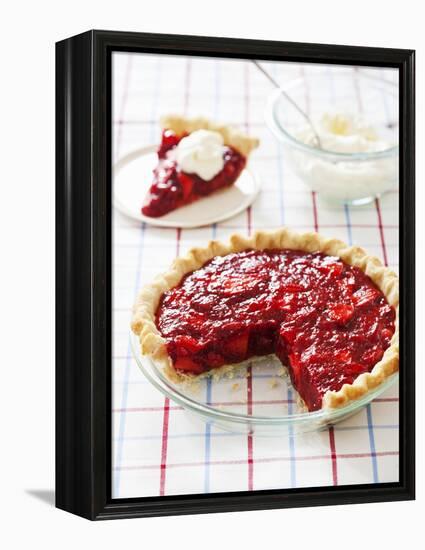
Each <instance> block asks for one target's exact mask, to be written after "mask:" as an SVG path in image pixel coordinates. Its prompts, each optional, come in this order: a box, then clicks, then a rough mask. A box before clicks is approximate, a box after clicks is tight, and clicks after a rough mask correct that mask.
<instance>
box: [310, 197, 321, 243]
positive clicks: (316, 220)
mask: <svg viewBox="0 0 425 550" xmlns="http://www.w3.org/2000/svg"><path fill="white" fill-rule="evenodd" d="M311 200H312V203H313V223H314V230H315V231H316V233H318V231H319V216H318V214H317V197H316V191H312V192H311Z"/></svg>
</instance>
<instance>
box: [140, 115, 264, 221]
mask: <svg viewBox="0 0 425 550" xmlns="http://www.w3.org/2000/svg"><path fill="white" fill-rule="evenodd" d="M161 126H162V128H163V132H162V140H161V144H160V146H159V149H158V165H157V166H156V168H155V169H154V172H153V182H152V185H151V187H150V189H149V191H148V193H147V196H146V198H145V202H144V205H143V207H142V213H143V214H144V215H145V216H150V217H153V218H157V217H159V216H163V215H164V214H167V213H168V212H171V211H172V210H175V209H176V208H180V207H181V206H184V205H186V204H190V203H192V202H194V201H196V200H198V199H201V198H202V197H206V196H208V195H210V194H211V193H214V192H215V191H217V190H219V189H223V188H225V187H229V186H230V185H233V184H234V183H235V182H236V180H237V179H238V177H239V176H240V174H241V172H242V170H243V169H244V168H245V166H246V163H247V159H248V157H249V154H250V153H251V151H252V150H253V149H255V148H256V147H257V146H258V143H259V142H258V139H256V138H253V137H250V136H248V135H246V134H243V133H242V132H240V131H238V130H236V129H235V128H233V127H231V126H220V125H218V124H214V123H213V122H211V121H209V120H208V119H206V118H185V117H181V116H175V115H173V116H167V117H164V118H162V119H161Z"/></svg>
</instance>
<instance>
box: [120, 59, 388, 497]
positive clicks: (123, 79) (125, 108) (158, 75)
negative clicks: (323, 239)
mask: <svg viewBox="0 0 425 550" xmlns="http://www.w3.org/2000/svg"><path fill="white" fill-rule="evenodd" d="M268 68H269V70H270V71H271V72H272V73H273V75H274V76H275V77H276V78H277V79H278V80H279V81H281V82H286V81H289V80H291V79H294V78H297V77H299V76H300V75H303V76H304V77H305V78H306V79H307V81H308V78H309V76H310V75H312V74H314V72H315V71H317V70H324V69H325V70H326V71H328V73H329V77H330V78H332V76H333V75H334V74H335V72H337V71H340V70H345V71H347V70H348V71H352V70H354V69H351V68H349V69H347V68H339V67H331V66H314V65H306V64H302V65H301V64H297V63H268ZM383 72H384V77H385V78H387V79H391V80H393V81H394V80H395V79H396V78H397V75H396V73H395V72H394V71H391V70H385V71H383ZM269 93H270V84H269V83H268V82H267V80H265V79H264V77H263V76H262V75H261V74H260V73H259V72H258V70H256V68H255V67H254V66H253V65H252V64H250V62H249V61H239V60H218V59H209V58H189V57H178V56H176V57H172V56H158V55H145V54H127V53H126V54H124V53H115V54H114V55H113V151H114V159H115V160H118V159H119V158H121V157H122V156H123V155H125V154H127V153H129V152H131V151H133V150H135V149H137V148H139V147H143V146H146V145H151V144H155V143H157V142H158V140H159V136H160V128H159V124H158V120H159V117H160V116H161V115H162V114H166V113H170V112H176V113H184V114H187V115H193V116H195V115H199V114H202V115H204V116H208V117H211V118H213V119H216V120H219V121H223V122H231V123H236V124H239V125H241V127H242V128H245V129H247V130H249V131H250V132H251V133H253V134H256V135H257V136H259V137H260V139H261V145H260V147H259V149H258V150H257V151H256V152H255V154H254V156H253V159H252V166H253V167H254V168H255V170H256V171H258V172H259V173H260V175H261V179H262V190H261V193H260V195H259V197H258V198H257V200H256V201H255V202H254V204H253V205H252V207H251V208H249V209H248V210H246V211H245V212H242V213H241V214H239V215H238V216H236V217H234V218H232V219H229V220H227V221H225V222H222V223H219V224H214V225H213V226H210V227H204V228H200V229H187V230H181V231H178V230H176V229H171V228H156V227H153V226H151V225H147V224H144V223H143V224H142V223H138V222H137V221H135V220H131V219H128V218H126V217H124V216H122V215H121V214H120V213H119V212H117V211H116V210H114V212H113V281H114V283H113V287H114V288H113V361H112V368H113V392H112V393H113V402H112V407H113V410H112V415H113V423H112V424H113V433H112V440H113V449H112V454H113V456H112V462H113V469H112V496H113V498H128V497H144V496H158V495H174V494H193V493H208V492H221V491H226V492H228V491H246V490H260V489H269V488H290V487H314V486H328V485H347V484H359V483H362V484H363V483H378V482H391V481H397V480H398V471H399V465H398V459H399V453H398V437H399V434H398V428H399V426H398V422H399V416H398V387H397V386H396V385H395V386H393V387H392V388H391V389H390V390H388V391H387V392H385V393H384V394H382V395H381V396H380V398H379V399H376V400H375V401H374V402H373V403H371V404H370V405H368V406H367V407H366V408H364V409H363V410H361V411H360V412H359V413H357V414H356V415H355V416H353V417H351V418H350V419H348V420H345V421H344V422H342V423H340V424H338V425H336V426H335V427H334V428H330V429H329V430H327V431H322V432H313V433H310V434H303V435H296V436H292V437H268V438H265V437H258V436H255V435H254V436H253V437H251V438H250V440H248V439H249V438H248V437H247V436H246V435H241V434H232V433H228V432H223V431H220V430H218V429H215V428H214V427H212V426H211V425H208V424H206V423H204V422H203V421H201V420H198V419H196V418H193V417H192V416H190V415H188V414H187V413H186V412H185V411H184V410H183V409H181V408H180V407H177V406H174V405H173V403H169V402H168V400H166V399H165V398H164V396H163V395H162V394H161V393H159V392H158V391H157V390H156V389H155V388H154V387H153V386H152V385H151V384H150V383H149V382H148V381H147V380H146V379H145V378H144V376H143V374H142V373H141V371H140V370H139V368H138V367H137V365H136V363H135V360H134V359H133V358H132V355H131V349H130V339H129V323H130V317H131V307H132V305H133V303H134V300H135V298H136V296H137V294H138V292H139V290H140V288H141V286H142V285H143V284H145V283H146V282H149V281H150V280H151V279H152V278H153V277H154V276H155V275H156V274H158V273H160V272H162V271H164V270H166V269H167V267H168V265H169V264H170V263H171V261H172V260H173V259H174V257H175V256H176V255H177V254H180V253H184V252H185V251H186V250H188V249H189V248H191V247H193V246H203V245H204V244H205V243H206V242H207V241H208V240H209V239H210V238H212V237H214V238H218V239H226V238H227V237H228V236H229V235H230V234H231V233H234V232H235V231H239V232H242V233H247V232H249V231H253V230H255V229H258V228H261V229H263V228H264V229H272V228H276V227H279V226H281V225H288V226H289V227H292V228H294V229H296V230H299V231H309V230H317V231H320V232H321V233H322V234H324V235H327V236H332V237H337V238H340V239H342V240H344V241H346V242H348V243H353V244H358V245H360V246H363V247H364V248H366V249H367V250H368V251H369V252H370V253H372V254H375V255H377V256H378V257H380V258H381V259H383V261H384V262H385V263H387V264H388V265H389V266H391V267H393V268H394V269H395V270H397V269H398V263H397V262H398V204H397V201H398V192H396V191H394V192H390V193H388V194H386V195H385V196H384V197H382V198H381V199H380V200H377V201H376V202H375V203H372V204H371V205H369V206H367V207H362V208H360V209H355V208H348V207H343V206H341V207H330V206H329V205H326V204H324V203H322V202H321V201H320V200H319V199H318V198H317V197H316V196H315V195H314V194H313V193H311V192H310V191H309V190H308V189H307V188H306V187H304V186H303V185H302V184H301V182H300V181H299V180H298V178H297V176H296V175H295V174H294V173H293V172H292V171H291V169H290V167H289V166H288V165H287V163H286V162H285V158H284V153H283V152H282V148H281V147H280V146H279V145H278V143H277V141H276V140H275V138H274V137H273V135H272V134H271V133H270V131H269V130H268V128H267V126H266V124H265V122H264V106H265V100H266V98H267V96H268V95H269Z"/></svg>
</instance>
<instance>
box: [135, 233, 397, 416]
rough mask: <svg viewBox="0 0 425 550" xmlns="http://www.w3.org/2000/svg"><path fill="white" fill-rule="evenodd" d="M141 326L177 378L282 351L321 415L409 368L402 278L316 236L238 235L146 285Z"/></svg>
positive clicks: (138, 314) (138, 308) (144, 341)
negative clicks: (401, 327)
mask: <svg viewBox="0 0 425 550" xmlns="http://www.w3.org/2000/svg"><path fill="white" fill-rule="evenodd" d="M132 329H133V331H134V332H135V333H136V334H137V335H139V338H140V344H141V350H142V353H144V354H149V355H151V356H152V357H153V358H154V359H156V360H157V361H160V362H162V363H163V364H164V366H165V372H166V374H167V375H168V376H169V377H170V378H172V379H173V380H176V381H181V380H185V379H186V380H187V379H188V378H191V377H192V378H194V377H198V376H205V375H206V373H212V372H217V373H218V372H220V370H221V371H225V370H228V369H229V368H234V367H233V366H234V365H237V364H238V363H241V362H243V361H245V360H247V359H249V358H252V357H255V356H262V355H268V354H275V355H276V356H277V357H278V358H279V359H280V361H281V362H282V364H283V365H284V366H286V367H287V369H288V371H289V374H290V377H291V380H292V383H293V386H294V387H295V389H296V390H297V391H298V393H299V395H300V397H301V399H302V400H303V401H304V403H305V405H306V407H307V408H308V410H309V411H314V410H317V409H320V408H332V407H338V406H341V405H343V404H345V403H347V402H348V401H350V400H352V399H357V398H358V397H360V396H362V395H363V394H365V393H366V392H368V391H369V390H370V389H372V388H374V387H376V386H377V385H379V384H380V383H381V382H382V381H383V380H384V379H385V378H386V377H388V376H389V375H391V374H392V373H393V372H395V371H396V370H398V357H399V353H398V277H397V275H396V274H395V273H394V272H393V271H391V270H390V269H388V268H386V267H384V266H382V264H381V262H380V261H379V260H378V259H377V258H375V257H372V256H368V255H367V254H366V252H365V251H364V250H363V249H361V248H358V247H349V246H347V245H346V244H344V243H343V242H341V241H339V240H336V239H326V238H324V237H321V236H320V235H318V234H316V233H304V234H296V233H293V232H291V231H289V230H288V229H280V230H279V231H276V232H273V233H265V232H259V233H256V234H255V235H254V236H253V237H249V238H244V237H241V236H240V235H233V236H232V237H231V239H230V243H229V244H227V245H226V244H222V243H220V242H217V241H211V242H210V243H209V245H208V246H207V247H206V248H204V249H202V248H195V249H193V250H191V251H190V252H189V254H188V256H186V257H184V258H178V259H177V260H175V262H174V263H173V265H172V268H171V269H170V271H169V272H168V273H166V274H164V275H162V276H160V277H158V278H157V279H156V280H155V281H154V282H153V284H151V285H148V286H146V287H145V288H144V289H143V290H142V292H141V294H140V296H139V299H138V301H137V303H136V305H135V307H134V317H133V322H132Z"/></svg>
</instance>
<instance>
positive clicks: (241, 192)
mask: <svg viewBox="0 0 425 550" xmlns="http://www.w3.org/2000/svg"><path fill="white" fill-rule="evenodd" d="M156 151H157V146H156V145H151V146H149V147H143V148H141V149H137V150H136V151H133V152H132V153H129V154H128V155H126V156H125V157H122V158H121V159H120V160H119V161H118V162H117V163H116V164H115V166H114V185H113V188H114V206H115V207H116V208H117V209H118V210H119V211H120V212H121V213H123V214H125V215H126V216H129V217H130V218H133V219H135V220H139V221H144V222H146V223H150V224H152V225H157V226H162V227H185V228H189V227H201V226H204V225H210V224H212V223H217V222H221V221H223V220H227V219H228V218H231V217H233V216H236V214H239V212H242V210H245V209H246V208H248V206H249V205H250V204H252V202H253V201H254V199H255V197H256V196H257V194H258V191H259V189H260V184H259V181H258V178H257V176H256V175H254V173H253V172H252V171H251V170H250V169H248V168H245V170H243V172H242V173H241V175H240V176H239V178H238V179H237V181H236V182H235V184H234V185H232V186H231V187H228V188H226V189H223V190H221V191H216V192H215V193H213V194H212V195H210V196H208V197H205V198H203V199H200V200H198V201H196V202H194V203H192V204H189V205H187V206H182V207H181V208H178V209H177V210H174V211H173V212H170V213H168V214H165V216H161V217H160V218H151V217H149V216H144V215H143V214H142V213H141V210H140V209H141V207H142V204H143V200H144V198H145V195H146V193H147V191H148V189H149V187H150V185H151V183H152V170H153V169H154V168H155V166H156V163H157V160H158V157H157V155H156Z"/></svg>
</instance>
